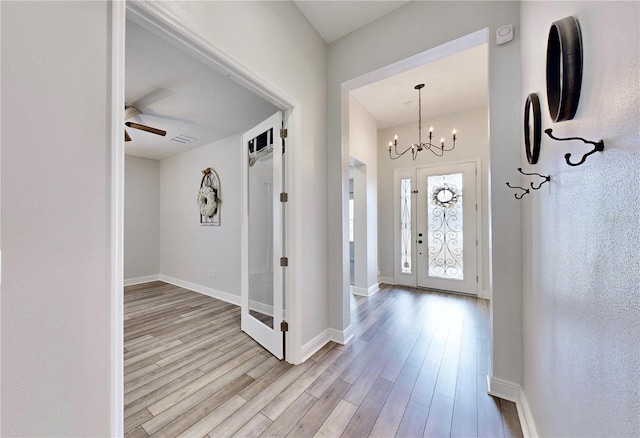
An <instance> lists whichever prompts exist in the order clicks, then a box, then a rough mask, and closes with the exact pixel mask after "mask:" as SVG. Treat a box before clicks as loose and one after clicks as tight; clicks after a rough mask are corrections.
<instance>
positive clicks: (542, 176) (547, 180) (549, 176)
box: [518, 167, 551, 190]
mask: <svg viewBox="0 0 640 438" xmlns="http://www.w3.org/2000/svg"><path fill="white" fill-rule="evenodd" d="M518 172H520V173H521V174H523V175H526V176H533V175H536V176H539V177H540V178H544V181H542V182H541V183H540V184H538V185H536V186H534V185H533V182H531V183H529V185H531V188H532V189H533V190H540V187H542V186H543V185H544V184H545V183H548V182H549V181H551V175H540V174H539V173H535V172H532V173H526V172H523V171H522V167H518Z"/></svg>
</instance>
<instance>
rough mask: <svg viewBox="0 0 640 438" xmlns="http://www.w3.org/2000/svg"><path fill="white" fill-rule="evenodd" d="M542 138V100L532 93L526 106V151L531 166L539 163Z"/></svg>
mask: <svg viewBox="0 0 640 438" xmlns="http://www.w3.org/2000/svg"><path fill="white" fill-rule="evenodd" d="M541 136H542V125H541V117H540V100H539V99H538V95H537V94H536V93H531V94H529V95H528V96H527V100H526V102H525V104H524V150H525V151H526V153H527V161H528V162H529V164H536V163H537V162H538V157H539V156H540V138H541Z"/></svg>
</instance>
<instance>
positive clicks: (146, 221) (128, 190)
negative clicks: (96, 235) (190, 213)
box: [124, 155, 160, 284]
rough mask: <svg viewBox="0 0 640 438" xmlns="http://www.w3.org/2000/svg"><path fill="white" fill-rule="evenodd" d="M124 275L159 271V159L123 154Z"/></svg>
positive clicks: (139, 275)
mask: <svg viewBox="0 0 640 438" xmlns="http://www.w3.org/2000/svg"><path fill="white" fill-rule="evenodd" d="M124 171H125V175H124V278H125V284H126V283H127V280H129V281H135V279H144V277H150V276H157V275H158V274H160V161H158V160H150V159H148V158H141V157H134V156H133V155H126V156H125V163H124Z"/></svg>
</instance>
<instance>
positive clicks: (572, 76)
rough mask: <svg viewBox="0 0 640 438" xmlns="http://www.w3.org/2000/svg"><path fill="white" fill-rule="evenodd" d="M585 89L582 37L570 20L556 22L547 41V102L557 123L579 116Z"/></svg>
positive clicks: (577, 26) (575, 24)
mask: <svg viewBox="0 0 640 438" xmlns="http://www.w3.org/2000/svg"><path fill="white" fill-rule="evenodd" d="M581 86H582V34H581V32H580V23H578V20H577V19H576V18H575V17H573V16H571V17H566V18H563V19H562V20H558V21H554V22H553V24H552V25H551V29H549V38H548V41H547V102H548V104H549V114H550V115H551V120H553V121H554V122H561V121H563V120H571V119H573V116H575V115H576V110H577V109H578V101H579V100H580V88H581Z"/></svg>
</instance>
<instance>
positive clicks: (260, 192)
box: [241, 112, 285, 359]
mask: <svg viewBox="0 0 640 438" xmlns="http://www.w3.org/2000/svg"><path fill="white" fill-rule="evenodd" d="M281 128H282V113H280V112H278V113H276V114H274V115H273V116H271V117H269V118H268V119H267V120H265V121H264V122H262V123H260V124H259V125H258V126H256V127H255V128H253V129H251V130H249V131H247V132H246V133H245V134H244V135H243V136H242V168H243V178H242V181H243V190H242V194H243V202H242V205H243V211H242V267H241V271H242V300H241V301H242V306H241V307H242V309H241V328H242V330H243V331H244V332H245V333H247V334H248V335H249V336H251V337H252V338H253V339H255V340H256V341H257V342H258V343H260V344H261V345H262V346H263V347H264V348H266V349H267V350H269V351H270V352H271V353H272V354H273V355H274V356H276V357H277V358H278V359H283V358H284V354H283V353H284V345H283V344H284V337H283V335H282V332H281V323H282V320H283V303H284V299H283V295H284V271H283V269H284V268H283V267H282V266H281V262H280V258H281V257H283V256H284V253H283V249H284V245H283V236H284V233H283V218H284V215H283V209H284V205H285V204H284V203H282V202H280V193H281V192H284V186H283V183H284V181H283V170H284V169H283V163H284V159H283V154H284V152H283V148H282V146H281V144H282V143H281V139H280V129H281Z"/></svg>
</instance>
